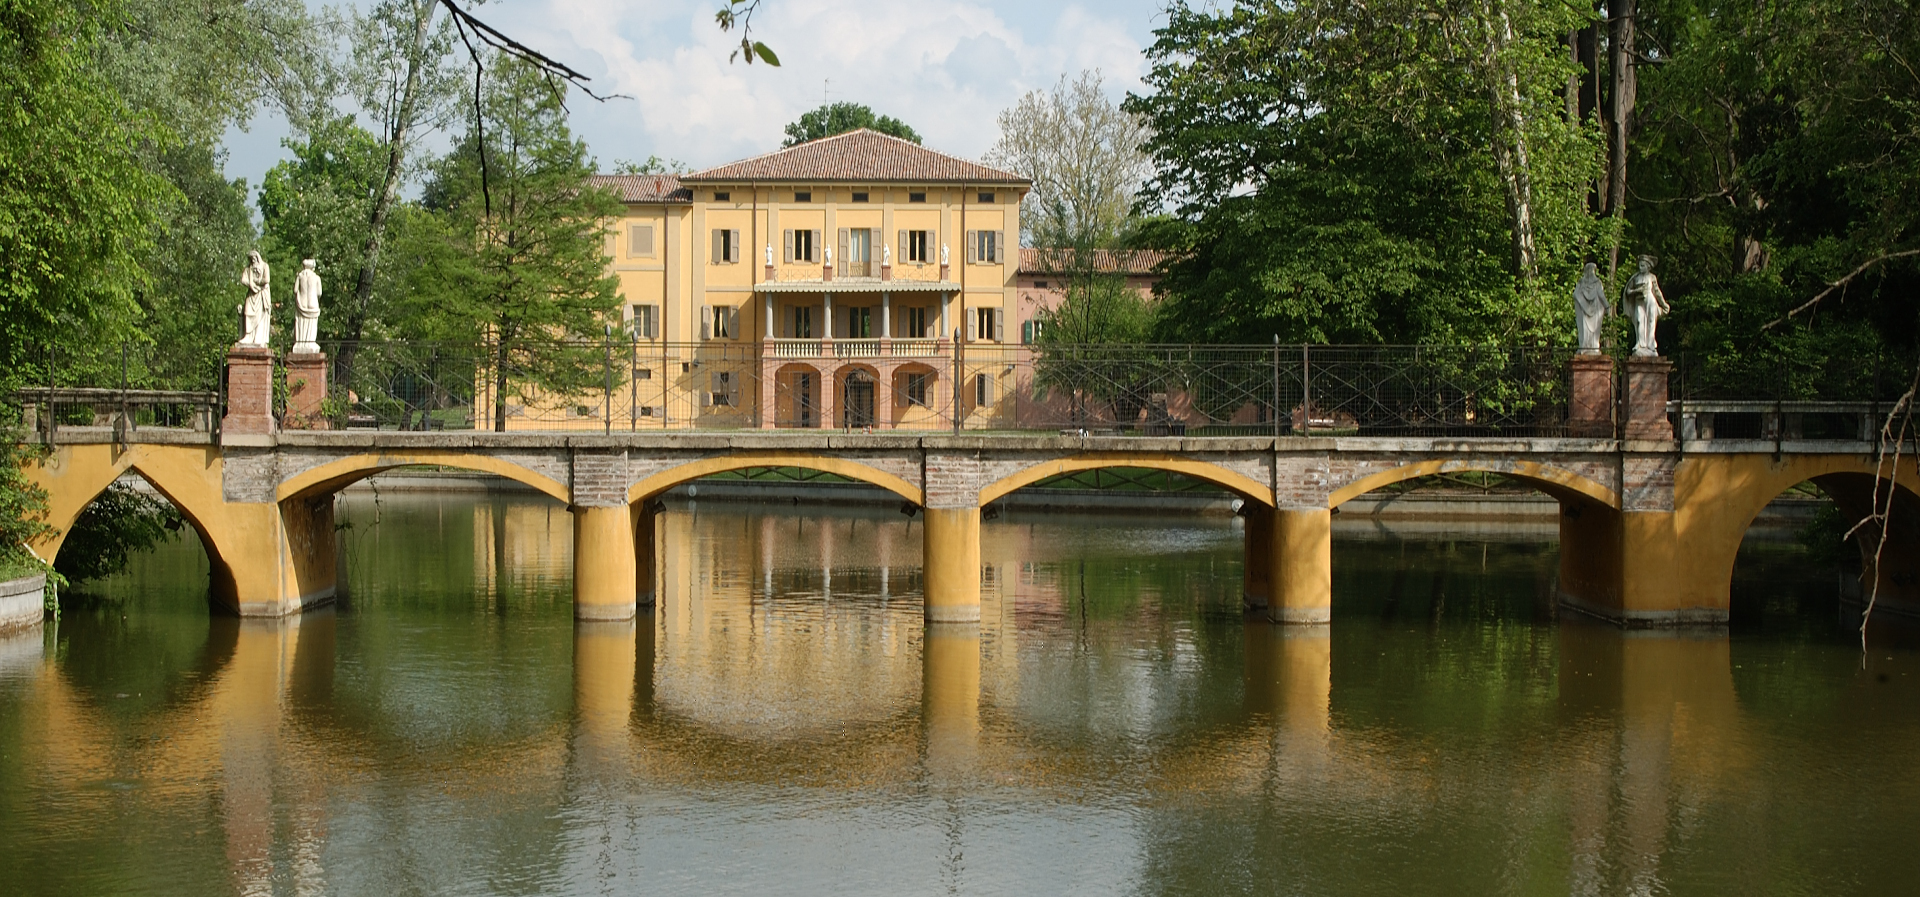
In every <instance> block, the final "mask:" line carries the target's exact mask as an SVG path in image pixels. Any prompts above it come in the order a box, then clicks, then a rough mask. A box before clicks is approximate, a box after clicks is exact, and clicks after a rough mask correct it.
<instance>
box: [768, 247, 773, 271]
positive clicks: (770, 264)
mask: <svg viewBox="0 0 1920 897" xmlns="http://www.w3.org/2000/svg"><path fill="white" fill-rule="evenodd" d="M767 267H769V268H771V267H773V244H772V243H768V244H767Z"/></svg>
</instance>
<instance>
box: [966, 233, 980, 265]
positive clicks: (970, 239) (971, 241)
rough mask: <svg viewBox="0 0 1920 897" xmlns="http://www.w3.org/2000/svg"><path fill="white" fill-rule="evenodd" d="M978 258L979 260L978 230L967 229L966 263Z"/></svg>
mask: <svg viewBox="0 0 1920 897" xmlns="http://www.w3.org/2000/svg"><path fill="white" fill-rule="evenodd" d="M979 260H980V232H979V231H977V230H970V231H967V263H968V264H972V263H974V262H977V261H979Z"/></svg>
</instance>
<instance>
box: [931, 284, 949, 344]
mask: <svg viewBox="0 0 1920 897" xmlns="http://www.w3.org/2000/svg"><path fill="white" fill-rule="evenodd" d="M952 298H953V294H952V293H941V294H940V332H939V333H937V334H934V335H935V336H938V337H939V338H941V339H947V338H948V337H951V336H953V331H952V330H950V329H948V327H947V304H948V302H949V301H950V300H952Z"/></svg>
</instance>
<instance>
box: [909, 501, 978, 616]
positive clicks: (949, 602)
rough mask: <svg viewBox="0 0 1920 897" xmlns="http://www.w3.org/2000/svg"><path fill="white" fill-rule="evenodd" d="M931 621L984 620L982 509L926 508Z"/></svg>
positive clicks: (927, 574)
mask: <svg viewBox="0 0 1920 897" xmlns="http://www.w3.org/2000/svg"><path fill="white" fill-rule="evenodd" d="M921 513H922V515H923V516H924V517H925V518H926V526H925V527H924V528H922V529H921V533H922V538H923V539H924V540H925V551H924V558H925V559H924V560H923V561H922V562H921V563H922V564H923V565H924V566H925V571H926V573H925V577H924V582H925V583H926V591H927V600H926V618H927V622H928V623H978V622H979V621H980V509H979V508H925V509H923V510H922V512H921Z"/></svg>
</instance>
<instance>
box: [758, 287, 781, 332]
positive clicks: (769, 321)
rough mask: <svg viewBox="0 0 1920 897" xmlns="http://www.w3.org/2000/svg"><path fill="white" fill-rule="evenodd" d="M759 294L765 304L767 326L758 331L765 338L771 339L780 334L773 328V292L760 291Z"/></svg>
mask: <svg viewBox="0 0 1920 897" xmlns="http://www.w3.org/2000/svg"><path fill="white" fill-rule="evenodd" d="M760 296H761V299H762V300H763V301H765V302H766V304H767V328H766V329H765V330H762V331H760V336H762V337H763V338H766V339H773V338H774V337H776V336H779V335H780V333H779V331H776V330H774V329H773V294H772V293H761V294H760Z"/></svg>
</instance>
